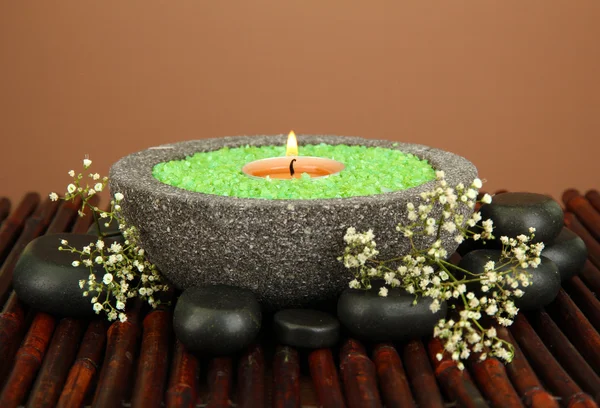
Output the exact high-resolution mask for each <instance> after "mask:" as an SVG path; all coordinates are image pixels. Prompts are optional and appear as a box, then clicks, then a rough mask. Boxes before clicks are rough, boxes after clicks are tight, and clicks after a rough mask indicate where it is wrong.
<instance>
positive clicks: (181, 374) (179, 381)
mask: <svg viewBox="0 0 600 408" xmlns="http://www.w3.org/2000/svg"><path fill="white" fill-rule="evenodd" d="M197 377H198V360H196V357H194V356H193V355H192V354H190V353H188V352H187V350H186V349H185V346H184V345H183V344H181V342H180V341H179V340H175V347H174V350H173V360H172V365H171V374H170V378H169V386H168V389H167V394H166V407H167V408H176V407H181V408H192V407H194V406H196V401H197V400H198V379H197Z"/></svg>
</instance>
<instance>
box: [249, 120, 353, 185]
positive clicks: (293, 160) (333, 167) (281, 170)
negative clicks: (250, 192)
mask: <svg viewBox="0 0 600 408" xmlns="http://www.w3.org/2000/svg"><path fill="white" fill-rule="evenodd" d="M343 169H344V164H343V163H340V162H339V161H336V160H333V159H326V158H323V157H311V156H298V143H297V141H296V135H295V134H294V132H293V131H292V132H290V134H289V135H288V142H287V149H286V156H285V157H270V158H268V159H262V160H255V161H253V162H250V163H248V164H246V165H245V166H244V167H242V171H243V172H244V173H246V174H247V175H248V176H250V177H255V178H266V177H269V178H272V179H292V178H300V177H302V174H304V173H307V174H308V175H309V176H310V177H311V178H321V177H327V176H330V175H332V174H336V173H339V172H340V171H342V170H343Z"/></svg>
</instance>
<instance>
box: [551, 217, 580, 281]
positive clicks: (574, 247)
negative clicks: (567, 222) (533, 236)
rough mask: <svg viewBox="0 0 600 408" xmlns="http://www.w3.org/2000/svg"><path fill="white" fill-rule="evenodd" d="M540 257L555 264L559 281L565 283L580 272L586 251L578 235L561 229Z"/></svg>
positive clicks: (566, 229) (565, 228)
mask: <svg viewBox="0 0 600 408" xmlns="http://www.w3.org/2000/svg"><path fill="white" fill-rule="evenodd" d="M542 255H543V256H545V257H546V258H548V259H550V260H551V261H552V262H554V263H555V264H556V266H557V267H558V272H559V273H560V279H561V281H565V280H567V279H570V278H572V277H573V276H575V275H578V274H579V273H580V272H581V270H582V269H583V265H585V260H586V259H587V255H588V251H587V247H586V246H585V242H583V240H582V239H581V238H580V237H579V235H577V234H575V233H574V232H573V231H571V230H570V229H568V228H567V227H563V229H562V231H561V232H560V234H559V235H558V237H557V238H556V239H555V240H554V242H553V243H552V244H550V245H546V246H545V247H544V249H543V250H542Z"/></svg>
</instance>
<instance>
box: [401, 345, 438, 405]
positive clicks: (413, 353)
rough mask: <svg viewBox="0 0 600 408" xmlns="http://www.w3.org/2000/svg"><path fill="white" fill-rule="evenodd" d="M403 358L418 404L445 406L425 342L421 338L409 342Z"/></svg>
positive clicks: (405, 347)
mask: <svg viewBox="0 0 600 408" xmlns="http://www.w3.org/2000/svg"><path fill="white" fill-rule="evenodd" d="M402 360H403V361H404V366H405V368H406V373H407V374H408V379H409V381H410V385H411V386H412V389H413V391H414V396H415V401H416V403H417V406H419V407H421V408H442V407H444V406H445V405H444V400H443V399H442V395H441V393H440V389H439V388H438V384H437V381H436V379H435V374H434V372H433V369H432V368H431V364H430V363H429V357H428V356H427V350H425V347H424V346H423V343H421V341H420V340H412V341H410V342H408V343H407V344H406V345H405V346H404V350H403V353H402Z"/></svg>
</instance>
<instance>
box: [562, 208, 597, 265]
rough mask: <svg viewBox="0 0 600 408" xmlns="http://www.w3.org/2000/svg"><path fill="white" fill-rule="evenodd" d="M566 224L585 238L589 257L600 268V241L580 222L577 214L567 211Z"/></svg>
mask: <svg viewBox="0 0 600 408" xmlns="http://www.w3.org/2000/svg"><path fill="white" fill-rule="evenodd" d="M565 225H566V226H567V227H568V228H569V229H570V230H571V231H573V232H574V233H576V234H577V235H579V237H580V238H581V239H583V242H585V246H586V247H587V250H588V258H589V259H590V261H592V263H593V264H594V265H595V266H596V268H600V243H598V241H596V239H595V238H594V237H593V236H592V235H591V234H590V233H589V231H588V230H587V229H586V228H585V227H584V226H583V225H582V224H581V222H579V220H578V219H577V217H576V216H575V214H573V213H571V212H568V211H567V212H565Z"/></svg>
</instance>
